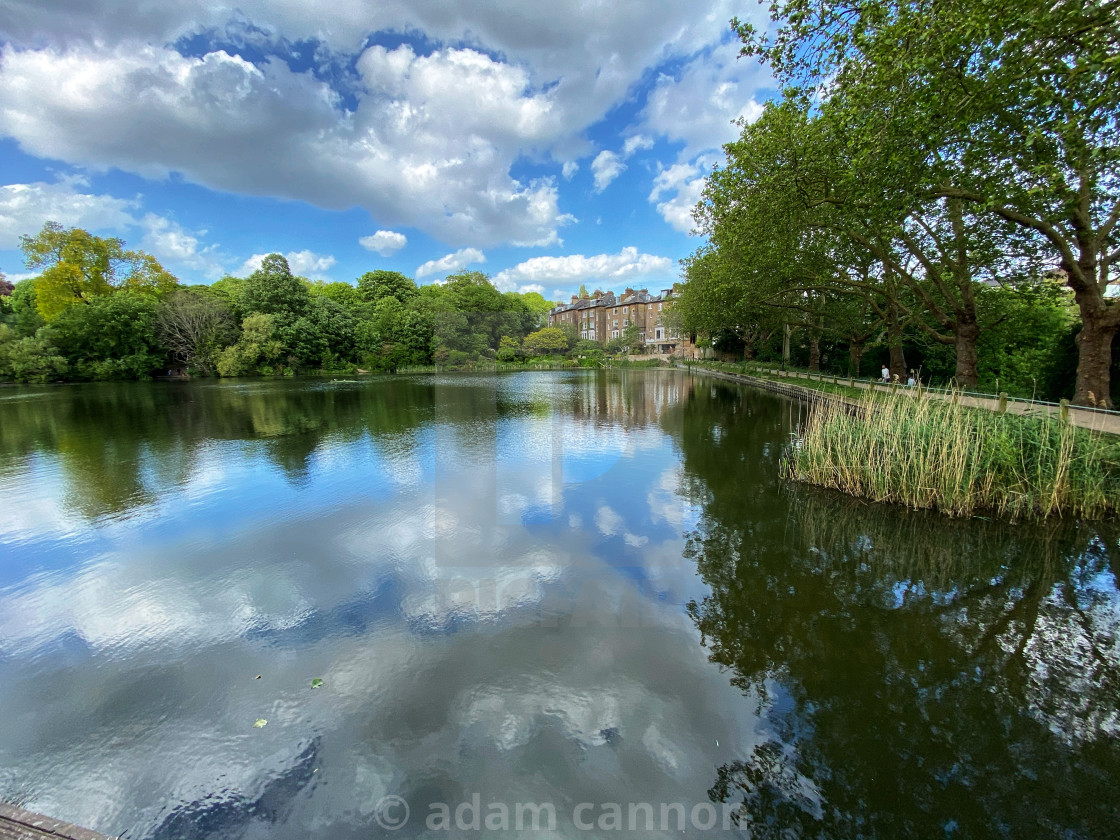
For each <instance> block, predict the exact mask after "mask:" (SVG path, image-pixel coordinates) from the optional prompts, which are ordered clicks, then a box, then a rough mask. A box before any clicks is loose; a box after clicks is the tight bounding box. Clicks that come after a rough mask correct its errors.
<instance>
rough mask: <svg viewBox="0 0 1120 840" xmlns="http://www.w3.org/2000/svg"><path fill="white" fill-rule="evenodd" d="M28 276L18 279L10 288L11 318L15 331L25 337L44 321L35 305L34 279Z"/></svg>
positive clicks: (33, 332) (32, 333) (31, 333)
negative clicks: (11, 288) (12, 287)
mask: <svg viewBox="0 0 1120 840" xmlns="http://www.w3.org/2000/svg"><path fill="white" fill-rule="evenodd" d="M36 279H37V278H33V277H28V278H27V279H26V280H20V281H19V282H18V283H16V285H15V288H14V289H13V290H12V318H13V326H14V327H15V329H16V332H17V333H19V334H20V335H21V336H24V337H25V338H27V337H30V336H33V335H35V333H36V331H37V330H38V329H39V327H41V326H43V324H44V323H46V322H45V321H44V320H43V316H42V315H40V314H39V307H38V306H37V305H36V303H37V299H36V298H37V296H36V293H35V281H36Z"/></svg>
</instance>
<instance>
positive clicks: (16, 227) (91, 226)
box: [0, 177, 140, 249]
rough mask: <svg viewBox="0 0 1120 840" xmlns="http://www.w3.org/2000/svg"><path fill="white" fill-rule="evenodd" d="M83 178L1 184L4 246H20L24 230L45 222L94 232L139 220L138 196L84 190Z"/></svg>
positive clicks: (0, 234) (31, 231)
mask: <svg viewBox="0 0 1120 840" xmlns="http://www.w3.org/2000/svg"><path fill="white" fill-rule="evenodd" d="M84 186H87V184H86V182H85V181H84V180H82V179H81V178H74V177H69V178H62V179H60V180H59V181H57V182H56V183H53V184H47V183H43V182H37V183H34V184H8V185H7V186H2V187H0V249H9V248H16V247H18V246H19V237H20V236H21V235H22V234H28V235H34V234H36V233H38V232H39V230H40V229H41V228H42V227H43V223H44V222H58V223H59V224H61V225H64V226H65V227H80V228H85V229H86V230H88V231H91V232H98V231H119V230H121V229H122V228H125V227H127V226H129V225H134V224H136V218H135V216H134V215H133V213H134V212H135V211H136V209H137V208H138V206H139V203H140V202H139V201H138V200H136V199H124V198H114V197H113V196H110V195H95V194H91V193H83V192H80V191H79V189H80V188H81V187H84Z"/></svg>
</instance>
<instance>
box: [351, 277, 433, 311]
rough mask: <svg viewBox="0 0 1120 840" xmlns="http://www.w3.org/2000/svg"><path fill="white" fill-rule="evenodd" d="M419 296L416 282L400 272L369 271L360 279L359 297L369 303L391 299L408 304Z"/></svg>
mask: <svg viewBox="0 0 1120 840" xmlns="http://www.w3.org/2000/svg"><path fill="white" fill-rule="evenodd" d="M418 294H419V291H418V290H417V288H416V281H415V280H413V279H412V278H411V277H406V276H405V275H403V274H401V273H400V272H399V271H385V270H382V269H379V270H377V271H367V272H366V273H365V274H363V275H362V276H361V277H359V278H358V297H359V298H360V299H361V300H364V301H366V302H367V303H377V301H379V300H381V299H382V298H387V297H391V298H396V299H397V300H398V301H400V302H401V303H403V304H408V303H411V302H412V300H413V298H415V297H416V296H417V295H418Z"/></svg>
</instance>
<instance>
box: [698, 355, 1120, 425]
mask: <svg viewBox="0 0 1120 840" xmlns="http://www.w3.org/2000/svg"><path fill="white" fill-rule="evenodd" d="M693 370H700V371H703V372H704V373H708V374H712V375H714V376H718V377H720V378H721V379H730V380H732V381H736V382H742V383H743V384H744V385H751V386H754V387H756V388H763V389H764V390H767V391H773V392H775V393H779V394H785V395H786V396H790V397H796V398H799V399H805V400H808V401H810V402H818V401H820V400H821V399H822V398H826V399H833V400H835V399H838V397H837V396H836V395H835V394H826V393H824V392H822V391H818V390H816V389H815V388H812V387H811V386H809V387H806V386H803V385H797V384H795V383H794V382H785V381H775V380H774V379H763V378H761V377H758V376H749V375H745V374H739V373H724V372H723V371H716V370H708V369H707V368H703V367H694V368H693ZM770 373H771V375H772V376H775V377H777V378H778V379H779V380H787V379H789V380H797V379H812V381H814V382H815V381H818V379H817V378H816V377H810V376H809V375H808V374H805V373H800V372H797V371H786V372H785V373H782V372H780V371H776V370H775V371H771V372H770ZM820 381H822V382H826V383H832V384H836V385H842V386H844V387H849V388H851V387H854V388H859V389H861V390H867V389H868V388H869V387H872V386H871V385H869V383H867V382H866V381H860V380H858V379H857V380H855V382H854V383H853V382H852V380H850V379H847V378H845V377H843V376H840V377H833V376H824V377H823V378H821V379H820ZM772 386H773V387H772ZM887 387H888V386H878V387H876V388H875V390H877V391H886V390H887ZM898 387H899V388H901V389H902V390H903V392H904V393H913V394H917V393H919V392H918V391H916V390H911V389H909V388H906V387H905V386H898ZM920 393H922V394H923V395H924V396H926V397H930V398H931V399H937V400H949V399H950V397H949V395H948V394H943V393H941V392H939V391H921V392H920ZM839 399H843V402H845V403H847V404H849V405H852V406H855V405H857V403H855V402H854V401H853V400H850V399H844V398H839ZM958 399H960V402H961V404H962V405H966V406H970V407H972V408H984V409H987V410H988V411H999V400H995V399H990V398H988V397H974V396H967V395H961V396H960V397H959V398H958ZM1060 410H1061V409H1060V408H1059V407H1058V406H1056V405H1048V404H1046V403H1032V402H1023V401H1017V400H1008V401H1007V411H1008V413H1010V414H1022V415H1033V416H1035V417H1037V416H1040V415H1044V416H1050V417H1054V416H1057V414H1058V412H1059V411H1060ZM1069 419H1070V422H1071V423H1073V425H1075V426H1080V427H1082V428H1085V429H1096V430H1097V431H1101V432H1108V433H1109V434H1113V435H1120V412H1116V411H1091V410H1089V409H1085V408H1079V407H1078V406H1074V405H1071V406H1069Z"/></svg>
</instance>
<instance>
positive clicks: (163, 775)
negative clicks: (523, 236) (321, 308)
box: [0, 370, 1120, 840]
mask: <svg viewBox="0 0 1120 840" xmlns="http://www.w3.org/2000/svg"><path fill="white" fill-rule="evenodd" d="M792 420H796V408H794V407H791V405H790V404H789V403H787V402H784V401H782V400H779V399H777V398H774V397H772V396H770V395H768V394H763V393H757V392H753V391H750V390H748V389H745V388H741V387H739V386H736V385H731V384H728V383H724V382H721V381H715V380H712V379H710V378H703V377H700V376H696V377H693V376H690V375H689V374H688V373H687V372H684V371H671V370H670V371H621V372H617V371H616V372H610V371H573V372H537V373H517V374H509V375H477V376H476V375H466V374H464V375H439V376H426V377H398V378H392V379H388V378H386V379H364V380H362V381H359V382H345V381H342V382H340V381H329V380H262V381H241V380H238V381H223V382H191V383H152V384H138V383H122V384H106V383H101V384H95V385H75V386H65V387H43V388H31V387H26V388H5V389H2V390H0V800H4V801H8V802H12V803H15V804H18V805H21V806H23V807H25V808H28V809H31V810H34V811H39V812H42V813H46V814H49V815H51V816H53V817H56V818H59V819H64V820H67V821H71V822H75V823H78V824H81V825H85V826H87V827H90V828H94V829H97V830H99V831H102V832H105V833H107V834H113V835H118V834H119V835H121V836H123V837H126V838H130V840H142V839H148V840H173V839H175V838H184V839H186V840H210V838H214V839H215V840H216V838H266V837H267V838H282V840H287V839H288V838H293V840H294V838H320V837H321V838H340V840H350V838H377V837H401V838H405V837H409V838H412V837H448V836H453V837H475V836H508V837H537V838H545V837H548V838H552V837H557V838H558V837H566V838H571V837H615V836H619V835H625V836H634V837H637V836H641V837H670V836H672V837H708V836H727V837H736V836H738V837H748V836H749V837H758V838H764V837H765V838H769V837H773V838H856V837H882V838H931V837H962V838H1019V837H1055V838H1105V837H1108V838H1111V837H1115V836H1117V828H1116V827H1117V826H1118V825H1120V787H1118V783H1120V739H1118V734H1120V591H1118V588H1117V573H1118V571H1120V570H1118V568H1117V564H1118V559H1120V530H1118V529H1117V528H1116V527H1115V526H1114V525H1110V524H1100V523H1097V524H1087V523H1077V522H1058V523H1045V524H1038V525H1016V526H1009V525H1007V524H1004V523H1001V522H995V521H988V520H982V519H973V520H968V521H963V522H957V521H950V520H946V519H944V518H941V517H939V516H937V515H934V514H929V513H913V512H907V511H903V510H898V509H894V508H888V507H882V506H874V505H866V504H862V503H860V502H857V501H853V500H849V499H844V498H840V497H838V496H836V495H833V494H830V493H824V492H821V491H817V490H813V489H807V488H798V487H793V486H790V485H787V484H785V483H783V482H782V481H781V480H780V479H779V478H778V469H777V467H778V459H779V457H780V455H781V452H782V447H783V446H784V445H785V443H786V441H787V440H788V439H789V432H790V429H791V421H792ZM318 680H321V681H322V683H321V685H320V684H318V683H317V682H316V683H315V684H314V686H315V687H313V681H318ZM262 722H263V723H262ZM406 812H407V819H405V816H406Z"/></svg>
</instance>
